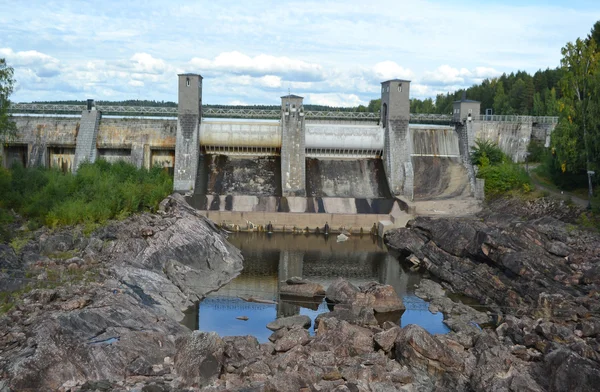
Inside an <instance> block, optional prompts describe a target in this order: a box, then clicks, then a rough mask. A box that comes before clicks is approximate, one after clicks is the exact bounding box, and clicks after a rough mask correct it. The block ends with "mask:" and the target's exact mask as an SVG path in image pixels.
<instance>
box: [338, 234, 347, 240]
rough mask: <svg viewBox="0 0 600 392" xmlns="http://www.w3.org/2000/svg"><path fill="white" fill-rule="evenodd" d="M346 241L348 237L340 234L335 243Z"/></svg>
mask: <svg viewBox="0 0 600 392" xmlns="http://www.w3.org/2000/svg"><path fill="white" fill-rule="evenodd" d="M347 240H348V236H347V235H344V233H342V234H340V235H338V236H337V238H336V241H337V242H344V241H347Z"/></svg>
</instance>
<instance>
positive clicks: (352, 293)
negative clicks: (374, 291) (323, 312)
mask: <svg viewBox="0 0 600 392" xmlns="http://www.w3.org/2000/svg"><path fill="white" fill-rule="evenodd" d="M359 292H360V290H359V289H358V287H356V286H354V285H353V284H352V283H350V282H348V281H347V280H346V279H344V278H337V279H336V280H334V281H333V283H331V284H330V285H329V287H327V292H326V294H325V297H327V300H328V301H329V302H332V303H336V304H339V303H342V304H351V303H352V302H354V300H355V299H356V295H357V294H358V293H359Z"/></svg>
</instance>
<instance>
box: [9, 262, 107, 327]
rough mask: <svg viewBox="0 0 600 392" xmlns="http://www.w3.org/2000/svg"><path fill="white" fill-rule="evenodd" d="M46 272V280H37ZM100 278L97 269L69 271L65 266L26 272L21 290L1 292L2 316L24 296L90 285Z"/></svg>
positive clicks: (46, 267) (39, 268)
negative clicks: (39, 291)
mask: <svg viewBox="0 0 600 392" xmlns="http://www.w3.org/2000/svg"><path fill="white" fill-rule="evenodd" d="M42 272H45V273H46V278H45V279H43V280H37V278H36V277H37V275H39V274H40V273H42ZM99 277H100V274H99V271H98V270H97V269H86V270H84V269H81V268H77V269H69V268H65V267H64V266H44V267H36V268H34V269H29V270H27V271H26V272H25V279H26V280H27V281H28V283H26V284H25V285H23V286H22V287H21V288H19V289H17V290H14V291H2V292H0V315H2V314H4V313H7V312H9V311H10V310H11V309H13V308H14V307H15V306H17V305H18V304H19V303H20V302H21V301H22V298H23V296H25V295H26V294H28V293H30V292H31V291H33V290H52V289H56V288H58V287H62V286H65V285H73V284H84V285H86V284H89V283H93V282H97V281H98V279H99Z"/></svg>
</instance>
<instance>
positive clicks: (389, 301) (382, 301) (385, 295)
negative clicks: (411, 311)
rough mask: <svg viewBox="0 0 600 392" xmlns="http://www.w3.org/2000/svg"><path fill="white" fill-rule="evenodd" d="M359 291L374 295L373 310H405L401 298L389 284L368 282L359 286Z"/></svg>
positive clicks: (379, 311) (383, 311)
mask: <svg viewBox="0 0 600 392" xmlns="http://www.w3.org/2000/svg"><path fill="white" fill-rule="evenodd" d="M360 291H361V292H362V293H364V294H366V295H372V296H373V297H374V301H373V305H372V307H373V310H374V311H375V312H378V313H386V312H399V311H404V310H406V307H405V306H404V303H402V299H401V298H400V297H398V294H397V293H396V290H394V288H393V287H392V286H390V285H389V284H381V283H377V282H369V283H367V284H365V285H362V286H360Z"/></svg>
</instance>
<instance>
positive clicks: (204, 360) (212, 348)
mask: <svg viewBox="0 0 600 392" xmlns="http://www.w3.org/2000/svg"><path fill="white" fill-rule="evenodd" d="M224 350H225V342H224V341H223V340H222V339H221V338H220V337H219V335H217V334H216V333H214V332H200V331H194V332H193V333H192V334H191V335H190V336H186V337H182V338H180V339H178V340H177V354H176V355H175V358H174V360H175V362H174V363H175V371H176V372H177V375H178V379H179V381H180V386H182V387H204V386H207V385H208V384H210V383H211V382H212V381H214V380H216V379H217V378H218V377H219V375H220V374H221V369H222V367H223V364H224V362H225V358H224V355H223V353H224Z"/></svg>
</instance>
